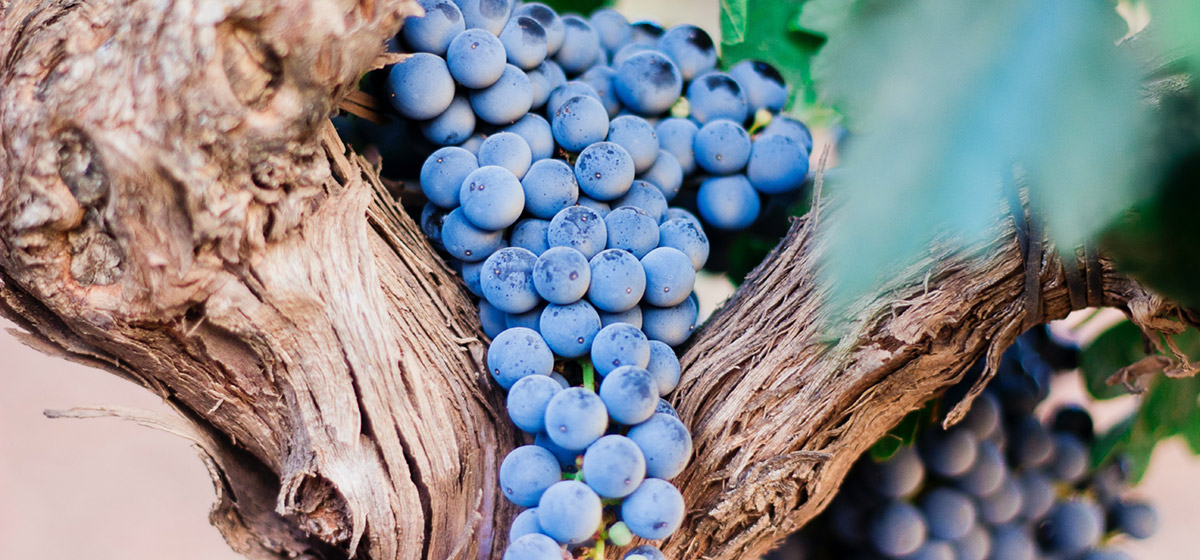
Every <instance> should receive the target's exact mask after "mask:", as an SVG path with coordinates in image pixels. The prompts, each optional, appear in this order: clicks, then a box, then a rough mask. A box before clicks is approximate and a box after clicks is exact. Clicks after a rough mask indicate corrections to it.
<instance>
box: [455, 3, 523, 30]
mask: <svg viewBox="0 0 1200 560" xmlns="http://www.w3.org/2000/svg"><path fill="white" fill-rule="evenodd" d="M454 3H455V4H458V8H459V9H460V10H462V13H463V19H465V20H466V23H467V29H474V28H478V29H484V30H487V32H488V33H491V34H492V35H499V34H500V31H501V30H503V29H504V24H505V23H507V22H508V16H509V14H511V13H512V10H513V4H514V0H454Z"/></svg>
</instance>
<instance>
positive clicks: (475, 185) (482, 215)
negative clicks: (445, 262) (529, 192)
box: [456, 165, 525, 260]
mask: <svg viewBox="0 0 1200 560" xmlns="http://www.w3.org/2000/svg"><path fill="white" fill-rule="evenodd" d="M458 200H459V202H460V203H461V204H462V208H461V210H462V212H463V214H464V215H465V216H466V218H467V219H468V220H471V223H472V224H474V225H475V227H478V228H480V229H485V230H502V229H504V228H506V227H508V226H511V225H513V224H514V223H516V221H517V219H518V218H520V217H521V210H523V209H524V208H525V191H524V190H523V189H522V188H521V181H520V180H518V179H517V177H516V175H513V173H512V171H509V170H507V169H505V168H503V167H499V166H495V165H488V166H484V167H480V168H479V169H476V170H475V171H472V172H471V174H470V175H467V178H466V179H463V184H462V187H461V188H460V189H459V190H458ZM456 211H457V210H456ZM463 260H468V259H463Z"/></svg>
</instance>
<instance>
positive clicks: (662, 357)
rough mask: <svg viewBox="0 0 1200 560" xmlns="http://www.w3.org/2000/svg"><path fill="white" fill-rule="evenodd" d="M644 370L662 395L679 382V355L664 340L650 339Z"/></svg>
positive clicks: (671, 389) (680, 369)
mask: <svg viewBox="0 0 1200 560" xmlns="http://www.w3.org/2000/svg"><path fill="white" fill-rule="evenodd" d="M634 309H638V308H636V307H635V308H634ZM646 371H648V372H650V375H651V376H653V377H654V382H655V384H656V385H657V386H658V394H659V395H660V396H663V395H666V394H667V393H670V392H671V391H673V390H674V389H675V386H676V385H678V384H679V375H680V374H681V373H682V368H681V367H680V366H679V357H678V356H676V355H675V350H673V349H671V347H670V346H667V345H666V343H664V342H661V341H658V340H651V341H650V361H649V362H648V363H647V365H646ZM676 417H678V415H676Z"/></svg>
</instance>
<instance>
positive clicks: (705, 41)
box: [658, 25, 717, 82]
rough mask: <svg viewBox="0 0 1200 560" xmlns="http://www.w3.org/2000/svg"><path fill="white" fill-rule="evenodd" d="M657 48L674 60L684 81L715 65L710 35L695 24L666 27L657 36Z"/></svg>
mask: <svg viewBox="0 0 1200 560" xmlns="http://www.w3.org/2000/svg"><path fill="white" fill-rule="evenodd" d="M658 48H659V49H662V51H663V52H665V53H667V55H668V56H670V57H671V60H674V61H675V65H676V66H678V67H679V72H680V74H681V75H682V76H683V80H684V81H686V82H690V81H691V80H692V78H695V77H696V76H699V75H700V74H703V73H704V72H707V71H709V70H712V69H713V68H716V67H717V48H716V46H715V45H713V40H712V37H709V36H708V32H706V31H704V30H703V29H700V28H699V27H696V26H695V25H676V26H675V27H672V28H670V29H668V30H667V32H666V33H663V36H662V37H660V38H659V40H658Z"/></svg>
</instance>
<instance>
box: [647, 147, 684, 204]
mask: <svg viewBox="0 0 1200 560" xmlns="http://www.w3.org/2000/svg"><path fill="white" fill-rule="evenodd" d="M638 179H640V180H643V181H646V182H647V183H650V184H652V185H654V186H655V187H657V188H658V190H659V192H661V193H662V195H663V200H668V201H669V200H671V199H673V198H675V195H677V194H679V189H680V188H682V187H683V168H681V167H680V166H679V161H678V160H676V159H675V156H673V155H671V153H670V152H668V151H666V150H659V151H658V156H657V157H655V159H654V164H653V165H651V166H650V169H648V170H646V172H645V173H643V174H642V175H641V176H640V177H638Z"/></svg>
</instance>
